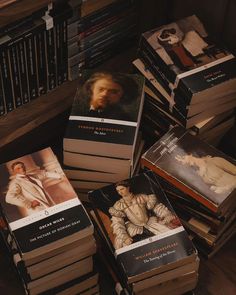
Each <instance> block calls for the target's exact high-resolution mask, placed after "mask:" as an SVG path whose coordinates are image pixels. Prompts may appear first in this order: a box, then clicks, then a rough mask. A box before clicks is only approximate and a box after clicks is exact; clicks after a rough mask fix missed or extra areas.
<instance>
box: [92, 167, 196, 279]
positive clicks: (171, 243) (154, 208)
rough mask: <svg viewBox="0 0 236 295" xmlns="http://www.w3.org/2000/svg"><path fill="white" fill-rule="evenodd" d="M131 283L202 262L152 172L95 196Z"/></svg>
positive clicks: (101, 219) (113, 248) (104, 226)
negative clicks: (197, 260)
mask: <svg viewBox="0 0 236 295" xmlns="http://www.w3.org/2000/svg"><path fill="white" fill-rule="evenodd" d="M89 198H90V201H91V203H92V205H93V207H94V211H95V214H96V217H97V219H98V222H99V223H100V226H101V228H102V229H103V231H104V232H105V234H106V236H107V238H106V240H107V245H108V247H109V249H110V252H111V253H112V255H113V257H115V260H116V263H117V267H118V269H119V271H120V273H121V275H122V276H123V278H124V281H125V282H126V284H127V283H128V284H129V283H134V282H137V281H140V280H141V279H146V278H148V277H151V276H153V275H156V274H159V273H162V272H165V271H167V270H170V269H173V268H177V267H179V266H182V265H185V264H187V263H190V262H193V261H195V260H196V256H197V253H196V250H195V248H194V246H193V245H192V243H191V241H190V240H189V238H188V235H187V233H186V232H185V230H184V228H183V227H182V225H181V223H180V221H179V219H178V217H177V216H176V214H175V213H174V211H173V209H172V207H171V205H170V204H169V202H168V200H167V198H166V196H165V194H164V192H163V190H162V189H161V187H160V185H159V182H158V180H157V177H156V175H155V174H154V173H153V172H151V171H149V172H146V173H143V174H140V175H138V176H135V177H133V178H131V179H128V180H126V181H122V182H118V183H116V184H112V185H110V186H107V187H104V188H102V189H99V190H95V191H92V192H89Z"/></svg>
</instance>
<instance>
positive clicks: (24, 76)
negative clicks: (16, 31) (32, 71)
mask: <svg viewBox="0 0 236 295" xmlns="http://www.w3.org/2000/svg"><path fill="white" fill-rule="evenodd" d="M17 58H18V62H19V69H20V85H21V92H22V103H23V104H25V103H28V102H29V101H30V95H29V79H28V71H27V66H26V56H25V51H24V41H23V39H22V40H21V41H20V42H18V43H17Z"/></svg>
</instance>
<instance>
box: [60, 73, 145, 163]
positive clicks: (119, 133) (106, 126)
mask: <svg viewBox="0 0 236 295" xmlns="http://www.w3.org/2000/svg"><path fill="white" fill-rule="evenodd" d="M143 85H144V78H143V77H141V76H140V75H134V74H121V73H111V72H104V71H101V72H90V73H88V72H87V73H85V74H84V75H83V76H82V77H81V79H80V80H79V86H78V89H77V93H76V96H75V99H74V104H73V107H72V111H71V115H70V118H69V123H68V126H67V130H66V134H65V136H64V143H63V147H64V151H66V152H76V153H81V154H90V155H91V154H93V155H97V156H106V157H116V158H122V159H132V157H133V154H134V149H135V144H136V140H137V135H138V129H139V124H140V118H141V113H142V107H143Z"/></svg>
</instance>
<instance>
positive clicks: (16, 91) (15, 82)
mask: <svg viewBox="0 0 236 295" xmlns="http://www.w3.org/2000/svg"><path fill="white" fill-rule="evenodd" d="M8 59H9V64H10V73H11V84H12V93H13V98H14V102H15V107H16V108H17V107H19V106H21V105H22V92H21V85H20V71H19V61H18V58H17V54H16V43H12V44H9V49H8Z"/></svg>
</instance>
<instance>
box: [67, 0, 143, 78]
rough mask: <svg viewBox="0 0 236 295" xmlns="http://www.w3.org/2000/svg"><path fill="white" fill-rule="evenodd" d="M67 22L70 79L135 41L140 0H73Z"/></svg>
mask: <svg viewBox="0 0 236 295" xmlns="http://www.w3.org/2000/svg"><path fill="white" fill-rule="evenodd" d="M70 3H71V5H72V7H73V16H72V18H71V20H70V23H69V25H68V56H69V59H68V66H69V79H70V80H74V79H77V78H78V76H79V73H80V72H81V71H82V70H83V69H84V68H86V69H88V68H94V67H95V66H97V65H99V64H101V63H102V62H104V61H105V60H107V59H108V58H110V57H111V56H113V55H115V54H117V53H119V52H120V51H122V50H124V49H125V48H128V47H129V46H131V45H133V44H134V41H136V40H137V37H138V36H137V35H138V11H137V5H138V1H135V0H129V1H127V0H106V1H94V0H87V1H84V2H82V3H81V1H70Z"/></svg>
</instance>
